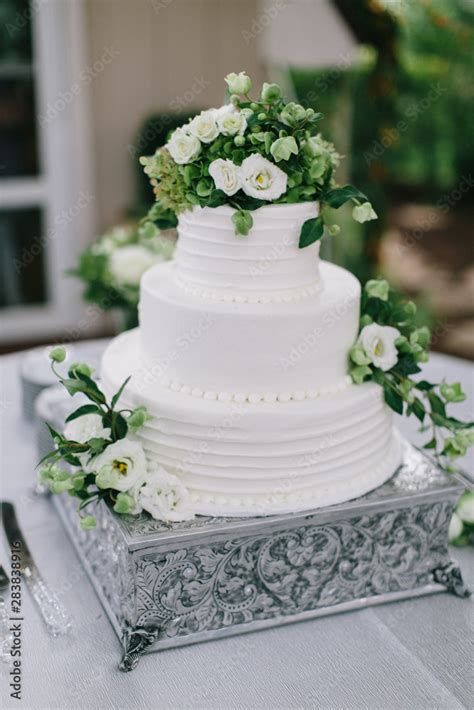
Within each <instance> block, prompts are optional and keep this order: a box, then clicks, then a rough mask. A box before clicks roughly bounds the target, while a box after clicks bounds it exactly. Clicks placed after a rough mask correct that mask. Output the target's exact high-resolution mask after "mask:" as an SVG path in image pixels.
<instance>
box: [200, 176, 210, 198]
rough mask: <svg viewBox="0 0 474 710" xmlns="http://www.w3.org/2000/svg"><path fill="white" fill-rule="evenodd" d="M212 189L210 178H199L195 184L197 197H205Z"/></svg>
mask: <svg viewBox="0 0 474 710" xmlns="http://www.w3.org/2000/svg"><path fill="white" fill-rule="evenodd" d="M212 189H213V186H212V180H207V179H206V178H203V179H202V180H199V182H198V184H197V185H196V192H197V194H198V195H199V197H207V196H208V195H210V194H211V192H212Z"/></svg>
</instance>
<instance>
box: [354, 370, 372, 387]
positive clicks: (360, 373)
mask: <svg viewBox="0 0 474 710" xmlns="http://www.w3.org/2000/svg"><path fill="white" fill-rule="evenodd" d="M350 376H351V377H352V381H353V382H354V383H355V384H356V385H360V384H362V382H364V380H365V379H366V378H367V377H371V376H372V370H371V369H370V367H367V365H359V366H358V367H354V368H352V369H351V371H350Z"/></svg>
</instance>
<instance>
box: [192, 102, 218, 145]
mask: <svg viewBox="0 0 474 710" xmlns="http://www.w3.org/2000/svg"><path fill="white" fill-rule="evenodd" d="M188 129H189V132H190V133H191V135H193V136H195V137H196V138H197V139H198V140H200V141H201V143H212V141H213V140H214V139H215V138H217V136H218V135H219V129H218V127H217V123H216V118H215V113H214V111H213V110H212V109H211V110H210V111H202V112H201V113H200V114H199V116H195V117H194V118H193V120H192V121H191V123H190V124H189V126H188Z"/></svg>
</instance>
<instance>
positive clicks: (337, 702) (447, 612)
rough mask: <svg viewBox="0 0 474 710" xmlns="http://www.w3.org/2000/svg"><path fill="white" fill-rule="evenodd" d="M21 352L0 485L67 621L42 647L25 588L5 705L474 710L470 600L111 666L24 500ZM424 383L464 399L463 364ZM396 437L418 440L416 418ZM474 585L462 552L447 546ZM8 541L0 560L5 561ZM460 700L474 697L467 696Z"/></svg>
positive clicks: (4, 413)
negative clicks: (456, 389)
mask: <svg viewBox="0 0 474 710" xmlns="http://www.w3.org/2000/svg"><path fill="white" fill-rule="evenodd" d="M19 362H20V355H8V356H5V357H3V358H2V359H1V367H2V397H1V402H0V405H1V425H2V467H1V472H2V491H1V495H2V498H4V499H9V500H12V501H14V502H15V503H16V505H17V507H18V513H19V517H20V521H21V523H22V526H23V528H24V532H25V534H26V537H27V538H28V540H29V542H30V546H31V548H32V551H33V554H34V556H35V557H36V560H37V563H38V565H39V567H40V569H41V570H42V572H43V574H44V576H45V577H46V579H47V581H48V582H49V583H50V584H51V585H54V587H55V588H56V590H57V591H58V593H59V595H60V596H61V598H62V600H63V601H64V603H65V604H66V605H67V607H68V610H69V611H70V613H71V615H72V616H73V618H74V631H73V633H72V634H71V635H70V636H68V637H65V638H60V639H51V638H49V637H48V636H47V634H46V633H45V630H44V628H43V625H42V622H41V620H40V618H39V616H38V613H37V611H36V609H35V608H34V607H33V604H32V601H31V599H30V597H29V595H28V593H27V592H26V590H25V591H24V616H25V622H24V625H23V629H24V636H23V657H22V663H23V690H22V702H21V703H18V701H17V700H14V699H12V698H10V696H9V693H10V690H9V688H8V683H9V681H8V679H7V677H8V670H9V667H8V666H5V667H2V668H1V671H0V672H1V674H2V701H3V707H5V708H16V707H22V708H24V709H26V708H34V709H35V710H38V709H40V708H48V709H49V708H61V709H63V710H65V709H68V708H84V709H86V708H87V710H89V709H95V708H97V709H98V708H104V709H106V708H160V709H161V710H165V709H167V708H174V709H176V710H181V709H184V708H193V709H195V708H218V709H219V710H220V709H227V708H229V709H230V708H246V709H252V710H253V709H257V708H258V709H266V708H285V709H291V710H293V709H296V708H321V709H323V710H326V709H331V710H336V709H338V710H339V709H342V708H344V709H346V708H347V709H351V710H359V709H362V708H369V709H372V708H373V709H374V710H392V709H393V710H395V709H397V710H401V709H404V708H407V709H408V708H410V710H421V709H424V708H426V709H428V708H430V709H431V708H449V710H454V709H456V708H468V707H469V708H472V707H473V703H472V698H473V697H474V695H473V690H474V688H473V684H472V674H471V671H472V660H473V652H472V645H471V638H472V620H473V614H472V611H473V602H472V600H462V599H458V598H456V597H453V596H451V595H449V594H437V595H433V596H429V597H422V598H418V599H413V600H409V601H404V602H398V603H394V604H387V605H385V606H380V607H372V608H368V609H363V610H360V611H356V612H351V613H347V614H340V615H336V616H332V617H325V618H320V619H315V620H313V621H306V622H304V623H299V624H293V625H289V626H284V627H280V628H276V629H270V630H266V631H261V632H258V633H254V634H248V635H243V636H236V637H234V638H230V639H222V640H219V641H213V642H211V643H204V644H197V645H194V646H188V647H183V648H179V649H173V650H168V651H164V652H162V653H155V654H151V655H148V656H145V657H144V658H142V659H141V661H140V663H139V665H138V667H137V669H136V670H135V671H133V673H129V674H124V673H121V672H120V671H118V670H117V661H118V658H119V653H120V646H119V641H118V639H117V637H116V635H115V633H114V631H113V630H112V627H111V625H110V623H109V621H108V619H107V617H106V616H105V613H104V611H103V609H102V607H101V605H100V603H99V601H98V599H97V597H96V595H95V593H94V591H93V589H92V586H91V585H90V583H89V581H88V579H87V577H86V575H85V572H84V570H83V569H82V567H81V565H80V563H79V561H78V559H77V557H76V555H75V553H74V550H73V548H72V546H71V544H70V543H69V541H68V539H67V538H66V536H65V533H64V531H63V529H62V527H61V524H60V522H59V520H58V519H57V517H56V514H55V512H54V510H53V508H52V506H51V503H50V502H49V501H48V500H45V499H42V498H37V497H35V496H34V495H33V494H32V493H31V490H32V485H33V481H34V467H35V464H36V458H37V457H36V451H35V446H34V440H33V432H32V427H31V426H30V425H27V424H25V422H24V421H23V419H22V417H21V397H20V382H19V378H18V368H19ZM425 374H426V377H427V378H428V379H432V380H434V381H437V380H440V379H442V378H443V377H446V378H447V379H448V380H451V381H461V382H462V383H463V386H464V388H465V389H466V390H467V391H469V392H470V403H469V404H468V403H464V404H462V405H460V406H459V407H458V414H459V416H465V417H467V416H471V418H472V406H473V402H474V393H473V377H472V366H471V365H470V364H469V363H466V362H463V361H461V360H457V359H455V358H450V357H445V356H440V355H433V356H432V360H431V362H430V363H429V364H428V365H427V366H426V370H425ZM400 425H401V428H402V430H403V431H404V432H405V433H406V434H408V435H409V436H410V438H411V440H412V441H417V440H418V438H417V435H416V433H415V431H416V422H411V421H410V420H402V421H401V422H400ZM453 554H454V556H455V557H456V558H458V560H459V561H460V563H461V567H462V569H463V573H464V578H465V581H466V582H467V583H468V585H469V586H470V587H471V588H474V566H473V564H472V562H473V556H472V551H470V550H468V549H457V550H454V551H453ZM7 559H8V556H7V547H6V545H5V544H3V545H1V546H0V560H1V561H2V563H3V564H4V565H5V564H6V562H7ZM469 698H471V699H470V700H469Z"/></svg>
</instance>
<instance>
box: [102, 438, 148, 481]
mask: <svg viewBox="0 0 474 710" xmlns="http://www.w3.org/2000/svg"><path fill="white" fill-rule="evenodd" d="M89 468H90V469H91V470H93V471H94V472H95V473H97V478H96V483H97V486H98V487H99V488H113V489H114V490H116V491H129V490H130V489H132V488H134V486H136V485H137V484H138V483H139V482H140V481H144V480H145V476H146V471H147V461H146V457H145V452H144V451H143V448H142V447H141V445H140V444H139V443H138V441H134V440H133V439H129V438H125V439H119V440H118V441H116V442H115V443H114V444H110V446H107V448H106V449H105V450H104V451H103V452H102V453H101V454H99V455H98V456H96V457H95V458H94V459H93V460H92V461H91V463H90V466H89Z"/></svg>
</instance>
